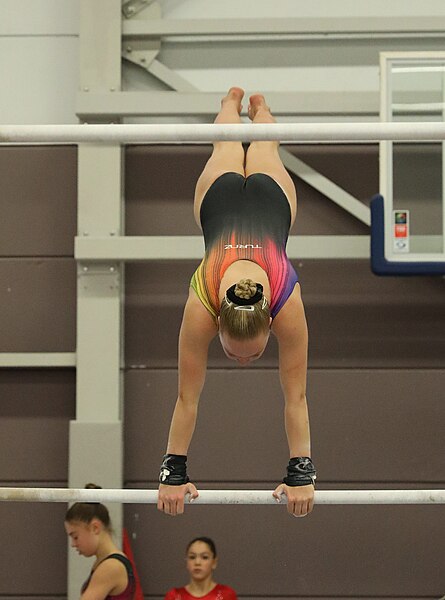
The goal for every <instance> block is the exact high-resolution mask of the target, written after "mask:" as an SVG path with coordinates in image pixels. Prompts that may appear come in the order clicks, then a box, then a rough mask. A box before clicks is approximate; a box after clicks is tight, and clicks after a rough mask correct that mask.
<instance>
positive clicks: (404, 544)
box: [125, 456, 445, 598]
mask: <svg viewBox="0 0 445 600" xmlns="http://www.w3.org/2000/svg"><path fill="white" fill-rule="evenodd" d="M241 458H244V456H243V457H241V456H240V460H241ZM441 512H442V511H441V508H440V507H439V506H429V507H422V506H405V507H397V506H386V507H385V506H375V507H366V506H344V507H335V506H330V507H329V506H324V507H316V508H315V510H314V513H313V514H312V515H311V516H310V517H307V518H305V519H295V518H293V517H291V516H289V515H288V514H287V512H286V509H285V507H284V506H273V505H272V506H218V507H215V506H213V507H211V506H197V505H196V506H188V507H186V513H185V514H184V515H182V516H181V517H177V518H175V519H172V518H170V517H167V516H166V515H162V514H160V513H158V512H157V511H156V509H155V507H145V506H141V505H138V506H127V507H126V509H125V515H126V523H127V527H128V528H129V531H130V533H131V534H133V535H134V538H133V541H132V547H133V550H134V552H135V559H136V561H137V565H138V569H139V571H140V574H141V579H142V586H143V589H144V593H145V594H146V595H148V596H150V597H151V596H152V595H155V596H161V595H162V594H163V593H165V592H166V590H167V589H168V588H170V587H173V586H179V585H183V584H184V583H185V582H186V581H187V577H186V573H185V569H184V558H183V557H184V548H185V546H186V543H187V542H188V541H189V540H190V539H192V538H193V537H195V536H197V535H206V536H210V537H212V538H214V540H215V541H216V543H217V547H219V552H220V566H219V567H218V571H217V576H218V580H219V581H221V582H222V583H226V584H227V585H231V586H232V587H234V588H235V590H236V591H237V592H238V593H239V594H240V596H246V597H249V598H250V597H251V596H254V597H257V596H258V597H264V598H273V597H274V596H279V597H290V598H299V597H300V596H303V597H309V598H318V597H320V596H321V597H328V598H332V597H337V596H338V597H348V598H359V597H361V596H382V597H385V598H387V597H400V598H411V597H413V596H420V597H429V596H430V597H436V598H437V597H439V596H440V594H441V593H442V592H443V565H442V561H441V558H440V557H441V556H442V555H443V552H444V551H445V541H444V536H443V527H442V526H441V525H443V519H442V520H441V521H438V519H439V518H440V514H441Z"/></svg>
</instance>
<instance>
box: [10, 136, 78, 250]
mask: <svg viewBox="0 0 445 600" xmlns="http://www.w3.org/2000/svg"><path fill="white" fill-rule="evenodd" d="M0 173H4V174H7V176H3V177H2V179H1V182H2V183H1V186H2V191H1V198H2V204H1V205H2V218H1V219H0V256H73V253H74V236H75V235H76V227H77V217H76V212H77V148H76V147H75V146H28V147H26V146H17V147H0Z"/></svg>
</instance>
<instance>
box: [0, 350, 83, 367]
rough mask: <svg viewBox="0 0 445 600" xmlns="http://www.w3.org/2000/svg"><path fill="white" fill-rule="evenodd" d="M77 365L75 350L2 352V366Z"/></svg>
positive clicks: (0, 363) (0, 354) (0, 364)
mask: <svg viewBox="0 0 445 600" xmlns="http://www.w3.org/2000/svg"><path fill="white" fill-rule="evenodd" d="M75 366H76V353H75V352H0V368H9V367H15V368H25V367H30V368H31V367H75Z"/></svg>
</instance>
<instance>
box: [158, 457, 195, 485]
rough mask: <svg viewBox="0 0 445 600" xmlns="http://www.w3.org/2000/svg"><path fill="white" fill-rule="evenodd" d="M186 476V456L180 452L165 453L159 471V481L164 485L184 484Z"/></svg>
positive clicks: (186, 481)
mask: <svg viewBox="0 0 445 600" xmlns="http://www.w3.org/2000/svg"><path fill="white" fill-rule="evenodd" d="M189 481H190V479H189V478H188V477H187V456H184V455H182V454H166V455H165V456H164V458H163V460H162V465H161V469H160V471H159V483H163V484H164V485H184V484H185V483H188V482H189Z"/></svg>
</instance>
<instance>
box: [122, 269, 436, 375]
mask: <svg viewBox="0 0 445 600" xmlns="http://www.w3.org/2000/svg"><path fill="white" fill-rule="evenodd" d="M196 266H197V261H185V262H183V263H182V262H164V263H146V264H132V265H128V266H127V269H126V308H125V317H126V323H125V330H126V363H127V365H148V366H149V367H173V368H175V367H176V356H177V340H178V333H179V327H180V323H181V318H182V311H183V306H184V304H185V301H186V299H187V293H188V286H189V281H190V277H191V274H192V273H193V270H194V269H195V268H196ZM295 266H296V268H297V271H298V273H299V277H300V282H301V287H302V294H303V301H304V304H305V308H306V314H307V319H308V325H309V365H310V366H311V367H313V368H314V367H316V368H322V367H329V368H333V367H338V368H370V367H376V368H394V367H400V368H408V367H413V368H430V367H435V368H441V367H443V356H445V312H444V310H443V302H444V301H443V297H444V291H445V285H444V280H443V279H442V278H439V277H376V276H375V275H373V274H372V273H371V271H370V268H369V264H368V262H367V261H359V260H342V261H332V260H305V261H299V262H296V263H295ZM276 364H277V346H276V343H275V341H274V340H271V342H270V343H269V347H268V348H267V350H266V352H265V354H264V356H263V357H262V359H261V360H260V361H258V362H257V363H255V366H254V367H253V368H255V369H256V368H265V367H276ZM209 365H210V366H218V367H229V366H231V363H230V362H229V361H228V360H227V358H226V357H225V356H224V354H223V352H222V350H221V348H220V344H219V343H218V341H217V340H215V341H214V342H213V343H212V346H211V349H210V354H209Z"/></svg>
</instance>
